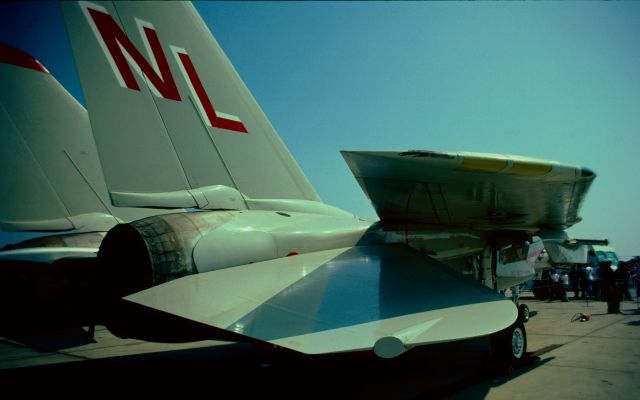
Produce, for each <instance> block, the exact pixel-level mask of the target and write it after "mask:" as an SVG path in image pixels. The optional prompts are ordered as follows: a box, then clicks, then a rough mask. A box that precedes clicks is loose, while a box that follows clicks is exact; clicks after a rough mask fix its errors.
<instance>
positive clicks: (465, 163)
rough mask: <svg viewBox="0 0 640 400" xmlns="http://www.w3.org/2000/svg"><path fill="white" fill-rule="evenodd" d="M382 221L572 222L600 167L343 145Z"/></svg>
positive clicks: (486, 226) (530, 226) (510, 225)
mask: <svg viewBox="0 0 640 400" xmlns="http://www.w3.org/2000/svg"><path fill="white" fill-rule="evenodd" d="M342 155H343V157H344V158H345V160H346V161H347V164H348V165H349V168H351V171H352V172H353V174H354V176H355V177H356V179H357V180H358V183H359V184H360V186H361V187H362V189H363V190H364V192H365V193H366V195H367V196H368V197H369V199H370V200H371V202H372V203H373V205H374V207H375V209H376V212H377V213H378V216H379V217H380V219H381V220H382V222H383V223H385V222H388V223H425V224H433V225H446V226H457V227H466V228H471V229H477V230H490V229H524V230H536V229H539V228H550V229H566V228H567V227H570V226H572V225H573V224H575V223H577V222H579V221H580V218H579V216H578V211H579V209H580V206H581V204H582V201H583V200H584V197H585V195H586V193H587V190H588V189H589V186H590V185H591V182H592V181H593V180H594V178H595V174H594V173H593V172H592V171H590V170H588V169H586V168H581V167H577V166H571V165H565V164H560V163H557V162H553V161H545V160H539V159H534V158H525V157H516V156H502V155H494V154H479V153H448V152H430V151H407V152H373V151H372V152H367V151H343V152H342Z"/></svg>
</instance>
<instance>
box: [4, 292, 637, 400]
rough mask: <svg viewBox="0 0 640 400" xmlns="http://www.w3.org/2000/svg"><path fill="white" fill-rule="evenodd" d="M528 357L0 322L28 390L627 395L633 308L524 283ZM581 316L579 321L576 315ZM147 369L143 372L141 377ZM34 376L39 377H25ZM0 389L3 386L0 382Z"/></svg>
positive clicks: (8, 369) (449, 346)
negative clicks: (333, 348)
mask: <svg viewBox="0 0 640 400" xmlns="http://www.w3.org/2000/svg"><path fill="white" fill-rule="evenodd" d="M521 303H524V304H527V305H528V307H529V309H530V314H531V318H530V320H529V322H528V323H527V324H526V330H527V339H528V352H529V356H530V359H529V362H527V363H526V364H525V365H523V366H520V367H518V368H516V369H515V370H510V369H506V368H504V367H503V366H502V365H498V364H496V363H495V362H494V361H493V358H492V357H491V356H490V353H489V348H490V346H489V340H488V338H478V339H472V340H467V341H461V342H453V343H446V344H441V345H432V346H423V347H420V348H414V349H412V350H410V351H408V352H407V353H405V354H404V355H402V356H400V357H398V358H396V359H393V360H382V359H378V358H376V357H375V356H373V355H372V354H371V353H368V352H361V353H347V354H337V355H327V356H305V355H299V354H292V353H288V352H283V351H281V350H280V351H275V350H270V349H260V348H255V347H254V346H252V345H250V344H245V343H240V344H235V343H227V342H215V341H202V342H195V343H181V344H160V343H150V342H143V341H138V340H132V339H119V338H117V337H115V336H113V335H112V334H111V333H110V332H109V331H108V330H106V329H105V328H104V327H102V326H97V327H96V330H95V335H94V337H93V338H90V337H89V336H88V335H87V330H88V327H86V326H84V327H76V328H73V327H66V328H61V327H57V328H54V329H48V327H46V326H45V327H42V328H41V329H38V330H37V331H33V330H31V331H28V332H19V331H16V330H15V329H14V330H12V331H11V332H9V331H8V330H6V329H5V330H4V333H3V331H2V330H0V383H1V384H2V386H1V387H3V388H4V389H3V391H4V390H8V388H10V387H12V388H13V389H16V388H19V390H21V393H23V394H29V392H31V391H39V390H40V389H43V388H46V391H47V393H49V394H51V393H53V392H55V391H56V388H58V389H60V390H61V391H63V392H65V393H66V392H67V391H68V389H69V388H68V386H66V385H64V384H63V385H60V384H59V383H60V382H67V381H69V382H67V383H71V382H73V384H74V385H76V384H78V383H82V384H83V385H88V386H90V387H92V388H93V389H92V390H98V389H97V388H100V389H99V391H100V392H103V394H104V393H105V392H111V391H112V392H113V393H114V394H115V393H116V392H118V391H119V390H121V388H122V387H125V386H126V387H127V390H129V391H131V390H134V391H140V392H141V393H147V394H149V393H154V394H167V393H169V391H172V390H179V391H180V393H181V394H182V395H184V394H188V393H190V392H193V393H200V392H201V391H202V390H208V391H213V392H215V393H216V394H223V393H224V394H228V395H229V394H230V395H233V396H234V397H241V398H242V397H249V396H251V397H255V395H256V394H259V395H269V396H278V397H279V398H294V397H295V398H300V397H308V396H312V395H333V396H339V397H346V396H348V397H353V398H390V399H395V398H445V399H496V400H497V399H539V398H541V397H543V398H559V399H563V400H570V399H576V400H577V399H580V400H585V399H608V398H611V399H638V398H640V384H639V383H640V314H639V313H638V305H637V303H636V302H635V300H634V301H625V302H623V303H622V305H621V311H622V312H621V313H620V314H607V305H606V303H605V302H599V301H588V302H587V301H584V300H572V301H569V302H560V301H554V302H551V303H549V302H545V301H539V300H535V299H533V297H532V296H527V292H524V293H523V294H522V297H521ZM581 316H584V317H583V318H582V319H583V320H584V321H580V317H581ZM146 377H150V378H146ZM33 382H40V383H42V382H48V384H47V385H34V384H33ZM5 393H6V392H5Z"/></svg>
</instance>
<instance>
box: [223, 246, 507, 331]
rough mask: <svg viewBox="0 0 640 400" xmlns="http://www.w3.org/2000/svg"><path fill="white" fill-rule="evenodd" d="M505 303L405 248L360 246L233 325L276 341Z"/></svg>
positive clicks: (486, 289)
mask: <svg viewBox="0 0 640 400" xmlns="http://www.w3.org/2000/svg"><path fill="white" fill-rule="evenodd" d="M497 300H504V297H503V296H499V295H496V294H495V292H493V291H491V290H490V289H488V288H486V287H484V286H483V285H481V284H479V283H477V282H472V281H468V280H465V278H463V277H462V276H461V275H457V274H456V273H454V272H452V271H449V270H448V268H447V267H446V266H443V265H442V264H440V263H439V262H437V261H435V260H433V259H431V258H428V257H424V256H421V255H420V254H418V253H416V252H415V251H413V250H411V249H408V248H404V247H402V246H395V245H388V246H363V247H355V248H353V249H351V250H349V251H347V252H345V253H343V254H341V255H340V256H339V257H337V258H335V259H333V260H332V261H330V262H328V263H326V264H325V265H323V266H321V267H320V268H318V269H316V270H315V271H314V272H313V273H311V274H309V275H307V276H305V277H304V278H302V279H300V280H299V281H297V282H296V283H294V284H293V285H291V286H289V287H288V288H287V289H285V290H283V291H281V292H280V293H278V294H277V295H275V296H273V297H272V298H271V299H269V300H268V301H267V302H265V303H264V304H262V305H261V306H260V307H258V308H257V309H255V310H254V311H252V312H251V313H249V314H247V315H246V316H245V317H243V318H242V319H240V320H239V321H237V322H236V323H234V324H232V325H231V326H230V327H229V328H227V329H229V330H237V329H242V332H243V333H244V334H246V335H249V336H253V337H257V338H261V339H264V340H272V339H277V338H283V337H290V336H297V335H303V334H307V333H313V332H320V331H324V330H329V329H336V328H342V327H347V326H350V325H355V324H362V323H366V322H372V321H376V320H380V319H386V318H393V317H398V316H402V315H407V314H413V313H418V312H424V311H430V310H436V309H441V308H446V307H455V306H461V305H464V304H472V303H478V302H486V301H497Z"/></svg>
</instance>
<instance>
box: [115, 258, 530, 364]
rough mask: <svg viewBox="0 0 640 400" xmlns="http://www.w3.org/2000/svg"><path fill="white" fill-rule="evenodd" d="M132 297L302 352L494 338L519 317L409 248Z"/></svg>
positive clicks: (270, 265)
mask: <svg viewBox="0 0 640 400" xmlns="http://www.w3.org/2000/svg"><path fill="white" fill-rule="evenodd" d="M125 300H127V301H130V302H134V303H137V304H140V305H143V306H146V307H149V308H152V309H156V310H160V311H163V312H165V313H169V314H173V315H176V316H179V317H182V318H186V319H190V320H193V321H197V322H200V323H204V324H207V325H210V326H214V327H217V328H221V329H224V330H226V331H228V332H233V333H234V334H240V335H243V336H247V337H250V338H254V339H258V340H262V341H268V342H271V343H273V344H276V345H279V346H282V347H286V348H289V349H292V350H296V351H300V352H303V353H310V354H318V353H331V352H344V351H354V350H368V349H375V351H376V352H377V353H378V354H379V355H381V356H383V357H392V356H395V355H397V354H399V352H401V351H400V350H401V349H407V348H410V347H411V346H414V345H419V344H427V343H436V342H446V341H452V340H457V339H465V338H471V337H477V336H482V335H488V334H491V333H494V332H497V331H499V330H501V329H503V328H505V327H507V326H509V325H510V324H512V323H513V322H514V321H515V319H516V316H517V311H516V308H515V306H514V304H513V302H511V301H510V300H507V299H505V297H504V296H502V295H499V294H496V293H495V292H493V291H491V290H489V289H488V288H486V287H485V286H483V285H481V284H479V283H477V282H474V281H470V280H467V279H466V278H464V277H462V276H460V275H457V274H455V273H454V272H451V270H450V269H449V268H447V267H446V266H444V265H443V264H441V263H439V262H438V261H435V260H434V259H432V258H429V257H427V256H423V255H421V254H419V253H417V252H415V251H414V250H412V249H410V248H408V247H405V246H402V245H381V246H357V247H353V248H343V249H337V250H328V251H321V252H316V253H308V254H302V255H296V256H293V257H286V258H281V259H276V260H271V261H264V262H258V263H253V264H248V265H243V266H239V267H232V268H227V269H223V270H217V271H212V272H207V273H203V274H196V275H190V276H187V277H183V278H180V279H178V280H174V281H171V282H168V283H165V284H162V285H160V286H156V287H153V288H150V289H147V290H144V291H142V292H139V293H135V294H132V295H129V296H128V297H126V298H125ZM402 351H404V350H402Z"/></svg>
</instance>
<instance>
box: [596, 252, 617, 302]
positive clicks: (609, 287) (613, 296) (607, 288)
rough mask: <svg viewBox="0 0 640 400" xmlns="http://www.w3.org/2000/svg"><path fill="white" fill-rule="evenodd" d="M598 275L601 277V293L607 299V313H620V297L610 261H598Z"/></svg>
mask: <svg viewBox="0 0 640 400" xmlns="http://www.w3.org/2000/svg"><path fill="white" fill-rule="evenodd" d="M600 277H601V278H602V294H603V295H604V296H605V298H606V300H607V313H608V314H619V313H620V297H619V296H618V290H617V288H616V281H615V277H614V276H613V270H612V269H611V261H609V260H606V261H602V262H601V263H600Z"/></svg>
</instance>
